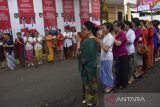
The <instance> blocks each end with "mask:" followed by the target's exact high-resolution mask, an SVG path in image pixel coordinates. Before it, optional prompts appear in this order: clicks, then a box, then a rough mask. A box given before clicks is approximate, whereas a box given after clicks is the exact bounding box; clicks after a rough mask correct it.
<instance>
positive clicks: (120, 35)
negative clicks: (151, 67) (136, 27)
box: [113, 21, 129, 88]
mask: <svg viewBox="0 0 160 107" xmlns="http://www.w3.org/2000/svg"><path fill="white" fill-rule="evenodd" d="M113 26H114V30H115V32H116V33H117V34H116V35H115V39H114V45H113V56H114V59H115V70H116V71H115V87H116V88H125V87H126V86H127V84H128V72H129V71H128V50H127V47H126V45H127V37H126V34H125V32H123V29H124V24H123V23H122V22H120V21H115V22H114V23H113Z"/></svg>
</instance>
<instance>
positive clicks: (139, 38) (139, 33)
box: [132, 18, 143, 78]
mask: <svg viewBox="0 0 160 107" xmlns="http://www.w3.org/2000/svg"><path fill="white" fill-rule="evenodd" d="M132 26H133V29H134V32H135V36H136V38H135V41H134V46H135V50H136V51H135V61H136V73H135V77H136V78H140V77H142V73H143V72H142V66H143V55H140V54H139V53H138V51H137V48H138V44H141V43H143V33H142V29H141V27H140V20H139V19H138V18H134V19H133V20H132Z"/></svg>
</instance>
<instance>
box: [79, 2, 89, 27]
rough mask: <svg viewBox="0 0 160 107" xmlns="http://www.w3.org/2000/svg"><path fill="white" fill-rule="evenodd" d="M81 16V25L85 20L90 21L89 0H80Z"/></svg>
mask: <svg viewBox="0 0 160 107" xmlns="http://www.w3.org/2000/svg"><path fill="white" fill-rule="evenodd" d="M80 18H81V25H83V24H84V22H85V21H89V20H90V17H89V0H80Z"/></svg>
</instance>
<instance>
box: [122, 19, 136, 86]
mask: <svg viewBox="0 0 160 107" xmlns="http://www.w3.org/2000/svg"><path fill="white" fill-rule="evenodd" d="M124 23H125V31H126V37H127V45H126V46H127V49H128V62H129V63H128V64H129V80H128V83H129V84H131V83H132V82H133V81H134V73H135V72H136V65H135V47H134V40H135V32H134V31H133V29H132V23H131V22H129V21H125V22H124Z"/></svg>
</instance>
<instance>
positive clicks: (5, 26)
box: [0, 0, 11, 32]
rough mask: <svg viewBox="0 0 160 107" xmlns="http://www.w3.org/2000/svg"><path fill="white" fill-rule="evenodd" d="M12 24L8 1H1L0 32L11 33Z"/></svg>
mask: <svg viewBox="0 0 160 107" xmlns="http://www.w3.org/2000/svg"><path fill="white" fill-rule="evenodd" d="M10 29H11V23H10V16H9V9H8V2H7V0H0V32H10Z"/></svg>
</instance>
